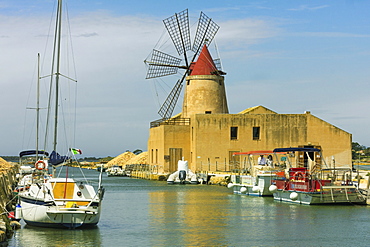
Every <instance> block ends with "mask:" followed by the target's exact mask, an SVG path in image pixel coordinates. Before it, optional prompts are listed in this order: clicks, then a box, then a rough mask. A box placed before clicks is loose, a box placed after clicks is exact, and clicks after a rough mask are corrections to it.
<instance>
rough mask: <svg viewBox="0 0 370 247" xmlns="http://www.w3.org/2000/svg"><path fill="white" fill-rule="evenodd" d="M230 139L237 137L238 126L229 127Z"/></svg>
mask: <svg viewBox="0 0 370 247" xmlns="http://www.w3.org/2000/svg"><path fill="white" fill-rule="evenodd" d="M230 139H231V140H237V139H238V127H231V128H230Z"/></svg>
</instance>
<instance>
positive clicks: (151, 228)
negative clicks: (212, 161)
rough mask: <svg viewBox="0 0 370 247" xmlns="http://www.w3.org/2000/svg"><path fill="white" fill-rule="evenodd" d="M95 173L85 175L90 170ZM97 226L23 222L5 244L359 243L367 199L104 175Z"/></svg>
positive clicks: (364, 234)
mask: <svg viewBox="0 0 370 247" xmlns="http://www.w3.org/2000/svg"><path fill="white" fill-rule="evenodd" d="M95 174H96V172H95V173H92V174H90V177H91V178H93V177H95ZM104 186H105V187H106V193H105V198H104V201H103V210H102V215H101V219H100V222H99V224H98V227H97V228H95V229H83V230H79V229H76V230H64V229H63V230H60V229H45V228H32V227H27V226H23V228H22V229H21V230H18V231H17V232H16V233H15V236H14V238H13V239H12V240H11V241H10V244H9V246H20V247H28V246H109V247H110V246H307V245H308V246H335V245H348V246H353V245H359V246H366V245H367V242H368V241H370V236H369V235H368V229H369V228H370V214H369V209H370V207H369V206H305V205H294V204H289V203H281V202H277V201H274V200H273V198H260V197H251V196H240V195H234V194H232V192H231V191H229V190H228V189H227V188H226V187H220V186H208V185H167V184H166V183H165V182H158V181H148V180H140V179H130V178H122V177H119V178H115V177H109V178H108V177H106V176H105V178H104Z"/></svg>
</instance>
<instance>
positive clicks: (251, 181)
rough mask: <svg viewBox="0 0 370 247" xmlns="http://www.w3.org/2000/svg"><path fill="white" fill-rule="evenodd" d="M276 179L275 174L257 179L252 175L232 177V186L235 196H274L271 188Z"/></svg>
mask: <svg viewBox="0 0 370 247" xmlns="http://www.w3.org/2000/svg"><path fill="white" fill-rule="evenodd" d="M275 178H276V175H274V174H264V175H263V176H262V175H261V176H258V177H257V178H255V177H253V176H250V175H241V176H238V175H232V176H231V184H230V185H229V187H232V188H233V192H234V194H240V195H249V196H270V197H272V196H273V193H272V192H270V190H269V187H270V185H271V181H272V180H273V179H275Z"/></svg>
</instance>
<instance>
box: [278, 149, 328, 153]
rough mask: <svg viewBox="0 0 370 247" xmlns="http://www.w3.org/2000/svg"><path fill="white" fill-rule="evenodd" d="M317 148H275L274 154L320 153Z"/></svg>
mask: <svg viewBox="0 0 370 247" xmlns="http://www.w3.org/2000/svg"><path fill="white" fill-rule="evenodd" d="M320 151H321V150H320V149H318V148H275V149H274V153H278V152H320Z"/></svg>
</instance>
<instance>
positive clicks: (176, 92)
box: [158, 76, 185, 120]
mask: <svg viewBox="0 0 370 247" xmlns="http://www.w3.org/2000/svg"><path fill="white" fill-rule="evenodd" d="M184 78H185V76H183V77H182V79H181V80H178V81H177V82H176V84H175V86H174V87H173V88H172V90H171V92H170V94H169V95H168V96H167V98H166V100H165V101H164V103H163V105H162V106H161V108H160V109H159V111H158V114H159V115H160V116H161V117H162V119H164V120H166V119H169V118H170V117H171V115H172V112H173V110H174V108H175V106H176V102H177V99H178V98H179V96H180V93H181V89H182V81H183V80H184Z"/></svg>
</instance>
